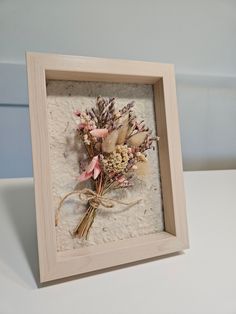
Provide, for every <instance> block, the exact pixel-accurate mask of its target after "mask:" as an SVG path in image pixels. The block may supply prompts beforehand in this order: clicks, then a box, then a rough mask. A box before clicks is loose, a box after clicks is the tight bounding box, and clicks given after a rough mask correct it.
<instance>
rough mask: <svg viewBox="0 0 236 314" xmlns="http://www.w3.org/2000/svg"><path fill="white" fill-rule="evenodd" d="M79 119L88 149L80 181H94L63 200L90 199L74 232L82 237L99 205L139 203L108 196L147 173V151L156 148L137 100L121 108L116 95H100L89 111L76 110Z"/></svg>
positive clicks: (80, 131) (85, 236)
mask: <svg viewBox="0 0 236 314" xmlns="http://www.w3.org/2000/svg"><path fill="white" fill-rule="evenodd" d="M75 114H76V116H77V117H78V118H79V121H78V126H77V132H78V135H79V139H80V140H82V141H83V143H84V146H85V148H86V152H87V166H86V167H82V168H83V169H82V170H83V172H82V173H81V174H80V176H79V177H78V181H79V182H83V181H86V180H90V181H91V183H92V189H82V190H75V191H72V192H70V193H68V194H67V195H65V197H64V198H63V199H62V200H61V202H60V205H59V208H58V211H57V215H56V224H57V223H58V219H59V212H60V208H61V206H62V205H63V203H64V201H65V200H66V199H67V198H68V197H69V196H70V195H73V194H77V195H78V197H79V198H80V199H81V200H87V201H88V207H87V210H86V213H85V215H84V217H83V218H82V220H81V221H80V222H79V224H78V225H77V226H76V228H75V229H74V231H73V234H74V235H75V236H77V237H79V238H87V237H88V233H89V230H90V228H91V226H92V224H93V222H94V218H95V216H96V213H97V209H98V207H99V206H104V207H107V208H109V207H113V206H114V204H115V203H119V204H124V205H130V204H131V205H132V204H134V203H137V201H139V200H137V201H135V202H131V203H129V202H124V201H121V200H117V199H112V198H109V197H107V193H108V192H109V191H111V190H115V189H125V188H129V187H132V186H133V183H132V178H133V177H134V176H135V175H145V174H146V173H147V169H148V159H147V155H146V151H147V150H148V149H150V148H153V149H154V146H153V145H152V144H153V141H154V140H157V139H158V138H157V137H153V136H152V131H151V130H149V128H148V127H146V126H145V124H144V121H143V120H142V121H140V122H139V121H138V120H137V117H136V116H135V112H134V102H130V103H128V104H127V105H126V106H124V107H123V108H122V109H120V110H116V108H115V98H110V99H106V98H103V97H100V96H99V97H97V100H96V105H95V107H93V108H92V109H91V110H86V111H85V112H81V111H76V112H75Z"/></svg>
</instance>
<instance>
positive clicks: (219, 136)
mask: <svg viewBox="0 0 236 314" xmlns="http://www.w3.org/2000/svg"><path fill="white" fill-rule="evenodd" d="M235 31H236V1H234V0H205V1H204V0H198V1H195V0H178V1H174V0H172V1H170V0H162V1H161V0H153V1H152V0H142V1H138V0H136V1H134V0H126V1H125V0H119V1H115V0H110V1H109V0H107V1H105V0H100V1H95V0H93V1H89V0H88V1H85V0H84V1H82V0H68V1H65V0H64V1H59V0H57V1H56V0H51V1H49V0H47V1H46V0H41V1H36V0H31V1H30V0H21V1H17V0H11V1H1V2H0V74H1V75H0V115H1V114H2V119H4V120H5V119H9V125H6V124H5V125H4V129H3V126H1V125H0V134H1V135H0V144H1V145H3V144H2V142H3V138H2V137H3V134H7V132H8V128H10V127H12V125H11V123H10V113H9V112H8V113H6V110H5V111H4V116H3V113H1V112H3V111H2V110H1V104H2V105H6V104H7V105H12V104H15V105H18V104H24V105H25V104H27V102H28V100H27V91H26V76H25V67H24V63H25V61H24V60H25V59H24V58H25V56H24V54H25V51H40V52H56V53H66V54H78V55H87V56H96V57H111V58H127V59H137V60H146V61H159V62H167V63H174V64H175V66H176V73H177V88H178V90H177V93H178V102H179V108H180V119H181V137H182V146H183V157H184V167H185V169H214V168H216V169H221V168H236V141H235V139H236V138H235V136H236V135H235V134H236V123H235V121H236V102H235V101H236V89H235V87H236V58H235V55H236V40H235ZM11 112H12V111H11ZM26 114H27V113H26ZM4 136H5V135H4ZM25 136H26V134H24V133H22V141H23V142H24V139H25ZM4 143H5V142H4ZM11 144H13V146H14V142H13V143H11ZM4 145H6V146H4V147H3V146H2V147H3V148H4V149H3V151H4V154H5V155H4V156H5V157H4V160H7V159H8V158H7V156H8V155H7V154H9V153H10V152H11V151H10V150H9V148H8V146H7V144H6V143H5V144H4ZM29 154H30V152H29ZM20 162H22V163H24V160H23V159H22V160H19V159H18V163H19V165H20ZM1 164H2V160H1V156H0V165H1ZM0 170H1V166H0ZM10 175H11V176H14V173H11V174H10ZM0 176H1V171H0Z"/></svg>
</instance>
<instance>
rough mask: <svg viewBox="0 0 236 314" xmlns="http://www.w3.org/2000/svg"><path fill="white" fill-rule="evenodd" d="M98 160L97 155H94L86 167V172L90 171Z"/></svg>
mask: <svg viewBox="0 0 236 314" xmlns="http://www.w3.org/2000/svg"><path fill="white" fill-rule="evenodd" d="M97 162H98V156H94V157H93V159H92V160H91V162H90V164H89V165H88V167H87V168H86V172H88V173H90V172H92V171H93V169H94V167H95V166H96V163H97Z"/></svg>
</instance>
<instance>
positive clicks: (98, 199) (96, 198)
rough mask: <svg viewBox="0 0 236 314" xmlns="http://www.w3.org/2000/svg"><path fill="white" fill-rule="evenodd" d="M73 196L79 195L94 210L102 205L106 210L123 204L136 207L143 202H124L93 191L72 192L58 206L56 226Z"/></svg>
mask: <svg viewBox="0 0 236 314" xmlns="http://www.w3.org/2000/svg"><path fill="white" fill-rule="evenodd" d="M71 195H78V196H79V199H80V200H81V201H87V202H88V203H89V205H90V206H92V207H94V208H98V207H99V206H100V205H102V206H103V207H105V208H112V207H114V206H115V203H117V204H121V205H127V206H128V205H131V206H132V205H135V204H137V203H139V202H140V201H141V199H138V200H136V201H133V202H124V201H120V200H117V199H113V198H109V197H105V196H103V195H101V194H98V193H96V192H95V191H93V190H91V189H82V190H76V191H72V192H70V193H68V194H66V195H65V196H64V197H63V199H62V200H61V201H60V203H59V206H58V209H57V212H56V218H55V225H56V226H57V225H58V223H59V219H60V211H61V208H62V206H63V204H64V202H65V200H66V199H67V198H68V197H69V196H71Z"/></svg>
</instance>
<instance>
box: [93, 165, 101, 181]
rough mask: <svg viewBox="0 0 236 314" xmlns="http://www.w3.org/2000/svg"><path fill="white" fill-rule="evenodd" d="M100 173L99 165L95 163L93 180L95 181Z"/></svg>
mask: <svg viewBox="0 0 236 314" xmlns="http://www.w3.org/2000/svg"><path fill="white" fill-rule="evenodd" d="M100 172H101V167H100V165H99V163H97V164H96V166H95V168H94V170H93V178H94V180H96V179H97V177H98V176H99V174H100Z"/></svg>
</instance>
